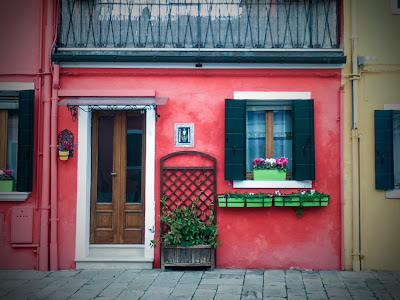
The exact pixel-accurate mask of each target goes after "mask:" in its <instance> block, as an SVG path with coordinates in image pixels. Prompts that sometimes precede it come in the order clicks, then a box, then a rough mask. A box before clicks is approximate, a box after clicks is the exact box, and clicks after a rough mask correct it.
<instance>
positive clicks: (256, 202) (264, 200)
mask: <svg viewBox="0 0 400 300" xmlns="http://www.w3.org/2000/svg"><path fill="white" fill-rule="evenodd" d="M246 206H247V207H269V206H272V197H254V198H247V199H246Z"/></svg>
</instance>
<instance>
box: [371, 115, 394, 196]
mask: <svg viewBox="0 0 400 300" xmlns="http://www.w3.org/2000/svg"><path fill="white" fill-rule="evenodd" d="M375 188H376V189H377V190H392V189H394V166H393V111H391V110H375Z"/></svg>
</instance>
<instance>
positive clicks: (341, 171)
mask: <svg viewBox="0 0 400 300" xmlns="http://www.w3.org/2000/svg"><path fill="white" fill-rule="evenodd" d="M343 108H344V104H343V86H341V87H340V89H339V121H340V124H339V135H340V141H339V148H340V149H339V153H340V226H341V229H340V245H341V247H340V269H341V270H345V264H344V255H345V254H344V246H345V245H344V230H345V224H344V141H343V135H344V134H343V131H344V124H343V122H344V116H343V114H344V110H343Z"/></svg>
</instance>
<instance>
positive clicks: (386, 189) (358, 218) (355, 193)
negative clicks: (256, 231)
mask: <svg viewBox="0 0 400 300" xmlns="http://www.w3.org/2000/svg"><path fill="white" fill-rule="evenodd" d="M343 5H344V7H343V10H344V41H343V42H344V47H345V55H346V56H347V63H346V66H345V68H344V70H343V78H342V84H343V88H344V89H343V98H342V99H343V111H344V119H343V150H344V162H343V166H344V175H343V184H344V187H343V193H344V208H343V221H344V238H343V240H344V262H343V264H344V267H345V268H346V269H353V270H355V271H357V270H360V269H365V270H367V269H369V270H400V257H399V254H400V186H399V183H400V180H399V177H400V170H399V169H400V166H399V165H400V145H399V144H400V137H399V135H400V133H399V131H400V129H399V127H400V124H399V123H400V121H399V116H400V33H399V30H400V1H399V0H384V1H376V0H344V1H343ZM377 111H385V112H377ZM375 115H376V117H375ZM384 123H386V124H384ZM388 145H390V146H388ZM382 147H383V148H382ZM390 152H391V153H392V157H391V155H390Z"/></svg>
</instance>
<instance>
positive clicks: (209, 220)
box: [151, 199, 221, 269]
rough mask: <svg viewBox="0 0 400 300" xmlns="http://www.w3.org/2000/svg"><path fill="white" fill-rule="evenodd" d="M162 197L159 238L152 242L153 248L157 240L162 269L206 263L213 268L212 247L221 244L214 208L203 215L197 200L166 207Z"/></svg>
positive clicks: (213, 251)
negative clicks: (173, 207)
mask: <svg viewBox="0 0 400 300" xmlns="http://www.w3.org/2000/svg"><path fill="white" fill-rule="evenodd" d="M165 200H166V199H161V202H162V203H163V206H162V207H163V208H162V211H161V214H160V216H159V219H160V223H161V226H160V230H159V234H158V237H157V238H156V239H154V240H152V241H151V244H152V246H153V247H157V241H159V242H160V245H161V269H164V268H165V267H166V266H190V267H194V266H209V267H211V268H212V269H214V268H215V248H216V247H219V246H220V243H221V240H219V239H218V225H217V224H215V218H214V214H213V210H209V214H208V215H207V216H205V214H204V213H203V212H200V211H199V210H198V207H197V205H196V202H197V200H198V199H196V200H195V201H193V202H192V203H191V205H189V206H185V207H183V208H179V207H177V208H175V209H169V208H168V206H167V205H165V203H166V202H165ZM201 216H204V218H203V219H206V221H203V220H202V218H201Z"/></svg>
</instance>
